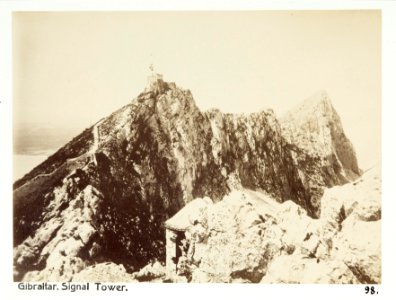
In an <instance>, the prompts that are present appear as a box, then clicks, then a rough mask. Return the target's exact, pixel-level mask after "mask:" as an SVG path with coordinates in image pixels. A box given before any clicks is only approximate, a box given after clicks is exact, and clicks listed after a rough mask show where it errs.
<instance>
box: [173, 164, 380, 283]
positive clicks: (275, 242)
mask: <svg viewBox="0 0 396 300" xmlns="http://www.w3.org/2000/svg"><path fill="white" fill-rule="evenodd" d="M351 189H352V190H353V191H355V193H352V194H351V193H350V192H351ZM379 191H380V180H379V175H378V172H377V169H373V170H370V171H368V172H366V173H365V174H364V175H363V176H362V177H361V178H359V179H358V180H356V181H355V182H353V183H350V184H347V185H344V186H342V187H338V186H337V187H333V188H330V189H328V190H326V192H325V196H324V198H323V199H322V206H323V209H322V215H321V217H320V218H319V219H312V218H311V217H309V216H308V215H307V214H306V212H305V210H304V209H303V208H301V207H300V206H298V205H297V204H295V203H293V202H292V201H286V202H284V203H281V204H280V203H278V202H276V201H275V200H274V199H272V198H271V197H269V196H268V195H265V194H263V193H261V192H257V191H251V190H242V191H234V192H232V193H230V194H229V195H227V196H226V197H225V198H224V199H223V200H222V201H220V202H218V203H215V204H208V205H207V207H206V209H205V213H204V214H203V215H202V214H200V215H199V217H197V215H196V214H195V213H194V212H191V213H190V216H189V217H188V219H190V220H191V223H190V225H189V227H188V228H187V231H186V237H187V243H188V244H190V247H192V248H193V249H194V250H195V249H200V250H199V251H198V252H197V251H188V252H186V253H185V254H184V255H185V256H186V257H184V258H183V261H186V262H187V266H185V267H184V268H185V270H183V271H180V273H183V272H184V274H185V276H186V277H187V278H189V279H190V280H191V281H192V282H198V283H199V282H200V283H202V282H262V283H338V284H340V283H346V284H351V283H380V282H381V242H380V241H381V235H380V234H381V228H380V226H381V225H380V224H381V223H380V222H381V221H380V214H378V212H375V213H373V211H374V209H373V207H375V208H376V209H378V208H379V209H380V207H381V205H380V192H379ZM329 195H332V196H331V197H330V198H329ZM337 195H338V196H339V198H337V199H340V200H339V201H338V200H337V201H334V200H335V199H336V198H335V197H336V196H337ZM342 198H344V201H343V200H342ZM347 198H353V200H354V201H353V202H352V203H354V205H352V206H349V207H348V208H347V209H345V210H344V208H342V207H343V205H345V206H346V203H347V202H349V203H350V204H351V202H350V201H349V199H347ZM340 202H341V203H343V204H341V206H340ZM373 203H375V205H373ZM334 211H337V212H338V214H337V216H336V215H335V214H333V212H334ZM328 212H331V213H328ZM367 215H375V216H377V217H378V216H379V218H377V217H376V218H375V219H374V218H372V217H371V218H366V216H367ZM335 216H336V217H335ZM362 216H364V217H363V218H362ZM197 235H198V236H199V238H196V237H197Z"/></svg>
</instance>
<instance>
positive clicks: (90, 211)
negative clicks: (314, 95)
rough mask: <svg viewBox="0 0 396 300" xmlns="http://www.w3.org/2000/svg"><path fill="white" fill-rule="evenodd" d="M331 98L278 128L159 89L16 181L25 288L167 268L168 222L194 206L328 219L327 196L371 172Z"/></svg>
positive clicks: (18, 258) (270, 120)
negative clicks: (262, 196) (108, 265)
mask: <svg viewBox="0 0 396 300" xmlns="http://www.w3.org/2000/svg"><path fill="white" fill-rule="evenodd" d="M322 98H323V97H319V100H318V101H316V102H315V101H314V102H313V103H314V104H312V105H310V106H309V107H314V108H315V109H314V111H315V116H316V117H315V118H313V117H312V111H311V110H309V109H304V110H303V111H302V112H300V111H299V110H298V113H296V112H291V113H289V114H288V115H287V116H286V117H285V118H284V119H282V121H281V122H279V121H278V120H277V119H276V117H275V115H274V113H273V112H272V111H270V110H269V111H263V112H260V113H254V114H250V115H232V114H223V113H221V112H219V111H217V110H212V111H208V112H201V111H200V110H199V109H198V108H197V106H196V105H195V103H194V100H193V97H192V94H191V92H190V91H188V90H182V89H180V88H178V87H176V85H175V84H174V83H166V82H164V81H163V80H162V79H160V78H159V79H157V80H156V81H151V82H150V86H149V87H148V88H146V89H145V91H144V92H143V93H141V94H140V95H139V96H138V97H137V98H136V99H134V100H133V101H132V102H131V103H130V104H128V105H126V106H124V107H123V108H121V109H120V110H118V111H116V112H114V113H113V114H111V115H110V116H108V117H107V118H105V119H102V120H100V121H99V122H98V123H97V124H95V125H94V126H93V127H91V128H89V129H87V130H85V131H84V132H83V133H82V134H81V135H79V136H77V137H76V138H75V139H73V140H72V141H71V142H70V143H68V144H67V145H65V146H64V147H63V148H61V149H60V150H59V151H58V152H57V153H55V154H54V155H53V156H51V157H50V158H49V159H48V160H47V161H45V162H43V163H42V164H41V165H39V166H37V167H36V168H35V169H33V170H32V171H31V172H30V173H29V174H27V175H25V176H24V177H23V178H22V179H20V180H18V181H16V182H15V184H14V228H15V229H14V232H15V237H14V243H15V251H14V263H15V278H16V279H17V280H20V279H22V278H23V276H24V275H25V274H26V273H27V272H30V273H28V274H27V275H25V279H32V280H33V279H42V280H47V279H49V278H50V279H51V280H70V279H71V277H72V275H73V274H74V273H77V272H79V270H81V269H82V268H84V267H85V266H86V265H90V264H92V263H99V262H103V261H109V260H110V261H113V262H115V263H123V264H124V265H125V266H126V267H127V268H130V269H138V268H140V267H142V266H144V265H146V264H147V262H149V261H150V260H152V259H158V260H160V261H163V260H164V250H165V246H164V240H165V239H164V228H163V223H164V221H165V220H166V219H167V218H168V217H170V216H172V215H173V214H175V213H176V212H177V211H178V210H179V209H180V208H182V207H183V206H184V205H185V204H186V203H187V202H189V201H191V200H192V199H194V198H197V197H205V196H208V197H210V198H211V199H212V200H214V201H215V202H216V201H219V200H221V199H222V198H223V197H224V196H225V195H227V194H228V193H229V192H230V191H231V190H235V189H240V188H242V187H244V188H249V189H251V190H263V191H265V192H266V193H267V194H268V195H270V196H271V197H273V198H274V199H276V200H277V201H279V202H284V201H285V200H288V199H291V200H292V201H294V202H295V203H297V204H299V205H300V206H302V207H303V208H305V209H306V210H307V212H308V214H309V215H310V216H312V217H317V216H318V215H319V213H320V198H321V196H322V193H323V189H324V188H325V187H328V186H333V185H336V184H340V183H345V182H347V181H348V180H350V179H353V178H355V177H356V176H357V175H358V174H359V172H360V171H359V169H358V167H357V163H356V158H355V154H354V151H353V148H352V146H351V144H350V142H349V141H348V140H347V138H346V137H345V135H344V133H343V131H342V126H341V122H340V120H339V117H338V115H337V114H336V112H335V111H334V109H333V108H332V106H331V104H330V103H329V102H328V99H327V98H325V100H326V101H325V102H324V101H323V99H322ZM304 105H305V104H303V107H304ZM296 114H297V117H294V116H295V115H296ZM307 137H309V138H307ZM307 139H308V140H307ZM328 144H329V146H328V147H323V145H328ZM32 271H33V272H32ZM29 276H30V277H29Z"/></svg>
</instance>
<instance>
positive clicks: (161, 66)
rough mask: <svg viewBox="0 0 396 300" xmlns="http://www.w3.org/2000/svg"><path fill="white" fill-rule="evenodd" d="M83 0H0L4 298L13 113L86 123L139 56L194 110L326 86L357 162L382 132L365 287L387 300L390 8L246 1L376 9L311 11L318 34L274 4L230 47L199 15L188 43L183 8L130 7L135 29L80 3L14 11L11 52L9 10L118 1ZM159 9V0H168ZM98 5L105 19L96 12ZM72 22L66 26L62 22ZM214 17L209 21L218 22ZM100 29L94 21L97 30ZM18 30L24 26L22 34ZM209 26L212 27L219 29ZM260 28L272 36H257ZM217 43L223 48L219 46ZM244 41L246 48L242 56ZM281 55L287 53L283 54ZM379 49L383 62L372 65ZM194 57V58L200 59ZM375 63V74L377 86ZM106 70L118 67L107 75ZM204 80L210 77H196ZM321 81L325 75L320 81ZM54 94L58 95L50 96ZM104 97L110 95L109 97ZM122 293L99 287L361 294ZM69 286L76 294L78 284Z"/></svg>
mask: <svg viewBox="0 0 396 300" xmlns="http://www.w3.org/2000/svg"><path fill="white" fill-rule="evenodd" d="M17 2H19V1H17ZM94 2H96V1H92V2H91V4H85V5H81V4H80V6H79V5H75V6H70V5H71V4H66V3H60V4H59V3H58V4H56V5H54V4H50V1H42V3H44V4H41V6H40V5H38V6H37V7H35V6H34V5H33V4H31V3H27V4H26V3H24V4H13V5H10V4H8V5H4V4H2V6H0V8H1V9H0V13H1V15H0V19H1V20H2V22H4V24H5V26H1V27H2V28H1V34H0V38H1V45H3V46H2V49H3V50H2V52H1V55H0V59H1V61H0V63H1V65H2V68H1V77H0V85H1V86H0V97H1V99H0V100H1V103H0V122H1V123H0V124H1V126H0V138H1V141H0V145H1V151H2V153H4V154H3V155H2V156H1V157H0V159H1V161H0V165H1V166H4V168H3V167H2V169H3V171H2V172H0V173H1V174H0V176H1V177H0V187H1V198H2V207H1V208H2V209H1V211H2V218H1V219H2V225H3V226H2V228H3V229H2V236H3V239H4V243H3V245H9V246H8V247H1V255H0V257H1V260H2V261H1V265H2V266H3V268H2V271H1V282H2V284H3V285H4V287H3V293H4V295H7V297H8V298H9V299H22V298H24V297H25V296H26V293H21V292H20V291H18V290H17V288H16V285H15V284H12V272H10V271H9V270H12V266H11V265H12V247H11V245H12V242H11V238H12V236H11V235H12V233H11V225H10V224H12V223H11V214H10V212H11V211H12V210H11V203H12V202H11V201H12V196H11V184H12V181H13V179H12V176H11V174H12V159H11V158H12V128H14V130H15V129H17V128H18V126H20V124H22V123H23V121H31V122H40V121H42V120H44V119H45V123H48V124H50V125H51V126H54V127H57V128H66V127H68V126H70V127H73V126H75V127H77V128H81V127H86V126H88V125H89V124H91V123H93V122H95V121H96V120H97V119H99V118H100V117H102V116H104V115H107V114H108V113H111V112H112V111H113V110H114V109H116V108H118V107H120V106H122V105H123V104H125V103H126V102H128V101H129V100H130V99H131V98H132V97H134V96H135V95H136V94H137V93H138V92H139V91H140V90H141V89H142V88H143V87H144V81H145V75H146V74H147V73H148V68H147V67H148V65H149V64H150V63H153V64H154V65H155V66H156V69H157V70H158V71H159V72H161V73H163V74H164V75H165V77H166V78H167V79H168V80H169V81H175V82H177V83H178V84H179V85H181V86H183V87H184V88H189V89H191V90H192V92H193V95H194V96H195V100H196V101H197V104H198V106H199V107H200V108H203V109H205V108H209V107H219V108H221V109H222V110H224V111H240V107H241V104H243V107H244V108H246V111H249V110H250V109H252V110H257V109H260V108H266V107H272V108H274V109H275V111H276V112H277V113H278V114H279V115H280V114H282V113H283V112H284V111H285V108H286V109H287V108H290V107H291V106H290V105H289V104H294V103H298V102H300V101H301V100H303V99H304V98H305V97H308V96H310V95H311V94H312V93H314V92H315V91H316V90H318V89H325V90H327V91H328V92H329V94H330V97H331V98H332V101H333V104H334V106H335V108H336V109H337V111H338V112H339V114H340V115H341V118H342V121H343V124H344V128H345V131H346V133H347V135H348V136H349V137H350V138H351V140H352V142H353V144H354V145H355V147H356V150H357V154H358V159H359V162H360V163H361V165H362V167H364V166H369V165H370V164H371V163H372V162H373V159H374V161H375V160H377V159H380V155H381V147H380V142H381V134H380V133H381V123H382V126H383V136H384V139H383V147H382V151H383V160H384V164H383V168H384V176H383V207H384V211H383V218H384V226H383V245H384V247H383V284H382V285H381V287H380V291H381V293H380V294H379V295H377V296H375V297H377V298H384V299H386V298H389V297H388V296H389V295H392V294H394V291H392V289H393V287H392V281H393V280H392V276H393V275H392V274H393V270H394V258H393V253H394V251H396V247H395V242H394V239H393V238H392V236H393V228H394V225H395V224H394V218H393V217H392V215H393V213H392V211H395V207H394V201H392V199H393V198H394V196H393V194H394V193H393V189H392V186H393V179H392V178H393V177H392V166H393V165H395V161H394V158H393V156H394V155H393V153H394V152H393V151H394V150H395V143H394V139H393V138H392V136H393V135H394V134H393V128H395V124H394V116H393V112H394V111H395V109H394V108H395V107H394V104H393V103H394V97H395V96H396V95H395V91H394V78H395V74H394V71H395V70H396V61H395V58H394V53H396V46H395V45H396V40H395V36H396V34H395V33H396V32H395V25H396V22H395V21H393V20H396V10H395V8H394V7H393V6H392V5H391V4H390V3H389V2H388V1H383V2H381V3H378V4H372V3H368V4H367V3H361V2H358V1H347V2H345V3H344V4H343V5H340V4H338V5H331V4H329V3H324V5H323V4H322V6H321V4H319V5H316V4H315V5H312V4H306V3H305V4H304V3H303V4H302V5H301V6H299V7H296V6H293V5H290V3H289V7H287V6H284V5H279V4H278V6H277V5H276V4H267V6H265V5H264V6H262V5H260V4H257V6H256V9H257V8H261V9H262V8H265V9H279V8H282V9H284V8H288V9H290V8H291V9H296V8H299V9H300V8H310V9H312V8H313V9H324V8H325V9H342V8H344V9H345V8H349V9H350V8H353V9H354V10H359V9H361V8H366V9H367V8H371V9H373V8H374V9H383V11H382V14H381V13H379V12H378V11H377V12H373V11H366V12H362V11H360V12H358V11H353V12H351V11H348V12H339V11H338V12H323V13H322V15H321V16H320V20H321V22H323V26H324V28H326V30H327V32H328V33H329V35H328V36H327V38H326V39H323V37H321V36H320V34H319V33H318V30H317V28H315V27H313V26H312V25H311V24H310V22H308V21H304V20H308V19H309V18H307V16H309V15H312V17H313V18H314V17H315V16H314V15H315V14H314V13H311V12H310V13H308V12H297V11H295V12H281V13H277V14H279V15H280V16H282V17H283V21H284V22H281V24H277V23H276V21H275V20H272V23H268V24H264V25H262V26H253V27H249V28H246V30H247V31H243V32H241V33H240V36H241V38H242V39H243V41H244V42H245V43H246V44H247V45H249V41H250V39H254V37H255V36H256V35H257V34H261V35H262V36H264V37H265V38H266V42H265V43H264V42H263V43H262V44H261V45H259V46H257V47H242V46H243V45H242V43H241V44H240V43H236V42H235V40H234V39H232V38H231V37H227V35H225V36H224V37H223V38H224V41H225V42H227V41H228V44H227V43H225V44H223V43H219V41H218V39H217V38H216V36H215V35H214V32H213V30H212V29H213V26H214V25H215V24H211V25H212V27H211V26H206V28H205V22H203V23H202V24H199V25H200V28H201V29H202V32H201V33H200V34H201V35H202V36H204V37H210V36H212V38H211V39H209V41H208V42H207V44H206V43H203V44H199V43H198V41H195V43H193V44H192V45H191V42H192V41H193V42H194V40H195V38H196V37H201V36H200V35H199V33H198V32H196V31H194V30H193V29H192V28H194V23H193V22H191V23H189V22H188V21H187V20H186V19H189V18H187V17H185V18H186V19H185V20H184V21H185V22H184V23H183V24H185V25H183V26H181V28H178V27H177V26H176V25H175V24H178V22H180V20H177V18H176V16H175V15H174V16H173V17H172V18H171V19H172V20H174V21H173V22H169V23H168V22H166V24H164V22H161V26H158V23H157V22H158V21H159V19H160V18H161V17H160V16H156V17H149V15H152V13H150V14H145V13H138V14H136V15H139V18H138V19H139V22H141V23H140V24H141V25H139V27H140V26H141V28H135V24H136V23H134V22H135V20H131V19H129V18H127V17H125V18H124V17H121V15H119V14H116V13H110V14H109V13H91V14H89V17H88V16H87V14H85V13H81V12H77V13H69V14H61V13H59V12H57V13H49V14H48V13H38V14H32V13H19V12H18V13H17V15H16V18H15V23H14V26H15V27H14V30H15V31H14V33H15V37H16V36H19V37H21V36H23V35H24V34H25V36H28V37H29V38H30V39H31V41H29V39H28V40H27V41H26V40H24V39H21V38H15V39H14V43H15V44H14V45H15V47H16V48H15V49H19V50H18V52H17V53H15V56H14V57H13V58H12V56H11V41H12V38H11V27H12V22H11V21H12V20H11V13H13V12H16V11H19V10H21V8H22V9H24V10H32V9H33V10H37V9H38V10H54V9H55V10H68V9H71V8H73V9H76V7H77V9H80V10H95V9H103V10H107V11H110V10H114V9H119V8H120V7H119V6H117V7H115V6H111V4H103V3H94ZM149 2H150V1H149ZM181 2H182V1H179V6H174V7H176V8H177V7H183V8H184V9H185V8H186V6H183V4H182V3H181ZM225 2H226V1H222V3H221V4H220V7H226V8H227V9H229V8H230V7H234V8H235V9H238V8H239V9H241V8H243V4H241V3H239V4H228V2H227V3H225ZM239 2H241V1H239ZM20 3H21V2H20ZM45 5H46V6H45ZM124 5H125V4H124ZM157 5H158V4H157ZM176 5H177V4H176ZM202 5H203V6H202V8H206V10H211V9H212V10H214V9H218V7H219V6H216V5H215V4H213V6H210V4H207V3H204V4H202ZM205 5H206V6H205ZM221 5H222V6H221ZM238 5H239V6H238ZM304 5H305V6H304ZM142 7H143V9H146V10H147V9H150V8H151V9H153V8H155V5H153V6H150V5H146V6H144V4H143V5H141V6H139V5H137V6H128V5H125V6H124V8H123V9H124V10H130V9H136V8H140V9H141V8H142ZM157 7H161V6H157ZM171 7H172V6H169V8H171ZM202 8H201V9H202ZM249 8H250V7H249ZM192 9H197V7H196V6H195V7H194V5H193V6H192ZM156 14H158V13H156ZM232 14H234V15H233V16H232V17H229V18H228V20H227V18H226V17H224V18H225V19H224V20H223V22H224V23H222V24H224V26H226V28H225V29H227V30H228V29H234V30H238V29H237V28H235V27H237V26H235V18H238V16H237V15H238V14H237V13H232ZM249 14H250V15H249V17H244V16H239V18H241V19H240V22H241V23H243V24H249V22H259V21H258V20H257V19H259V16H260V13H259V12H251V13H249ZM272 14H273V13H272ZM103 15H105V17H104V18H101V16H103ZM177 15H179V14H177ZM185 15H186V16H187V15H188V16H189V17H190V18H194V16H197V15H198V14H196V13H189V14H185ZM206 15H207V16H208V17H207V18H208V19H210V17H212V19H215V18H214V14H213V13H206ZM244 15H245V14H244ZM381 15H382V22H383V23H382V26H381ZM125 16H126V15H125ZM35 17H40V18H39V20H40V22H34V23H35V26H32V24H31V23H29V22H32V20H33V19H34V18H35ZM54 17H56V18H54ZM68 17H70V18H72V19H74V24H75V25H72V23H70V22H69V21H70V19H69V20H67V18H68ZM175 18H176V19H175ZM180 18H181V17H180ZM332 18H338V19H337V22H335V23H337V24H336V25H337V26H335V27H334V26H331V25H334V23H332V21H331V20H332ZM51 19H52V22H51ZM95 20H96V21H95ZM287 20H288V21H287ZM298 20H300V23H299V24H300V25H301V26H304V23H305V26H306V27H305V30H306V31H305V32H308V33H309V35H307V34H303V33H302V32H297V31H298V30H297V28H296V27H295V26H293V25H295V23H293V22H298ZM368 20H369V21H368ZM268 21H271V18H268ZM136 22H137V21H136ZM142 22H143V23H142ZM288 22H289V23H288ZM173 23H174V24H173ZM82 24H85V25H86V27H85V30H82V28H83V27H82V26H81V25H82ZM156 24H157V25H156ZM172 24H173V25H172ZM286 24H288V26H286ZM338 25H339V26H338ZM73 26H76V27H75V28H74V29H73ZM167 26H174V27H177V28H175V29H177V30H179V31H180V33H179V34H178V36H171V35H168V36H166V35H165V37H166V38H167V39H165V37H164V35H163V34H160V33H164V32H166V29H168V27H167ZM219 26H220V27H221V24H220V25H219ZM347 26H352V28H354V31H353V32H355V33H356V34H353V35H352V36H350V35H347V32H346V31H345V30H343V29H344V28H346V27H347ZM381 27H382V32H383V37H382V41H383V47H382V48H381V47H380V46H379V42H380V41H381V34H380V30H381ZM76 28H77V29H78V30H76ZM101 28H102V29H103V30H100V29H101ZM104 28H108V30H109V31H106V30H104ZM120 28H121V29H122V28H129V30H131V31H130V32H131V35H132V36H133V37H134V39H133V40H134V41H136V44H135V42H134V43H132V42H130V41H129V39H128V36H127V34H126V33H125V32H124V31H123V30H120ZM273 28H279V30H284V31H285V35H284V36H287V37H289V38H287V39H285V38H281V37H282V36H281V35H280V34H279V35H277V34H276V30H274V29H273ZM98 29H99V30H98ZM24 30H25V32H23V31H24ZM72 30H74V32H75V33H76V34H73V36H72V38H73V39H74V41H75V43H74V44H65V43H62V40H63V39H62V38H61V37H62V35H67V34H70V32H71V31H72ZM141 30H151V32H158V36H157V37H158V39H153V40H152V41H151V44H149V45H147V44H144V43H139V41H140V42H141V40H142V39H143V37H144V36H142V35H140V34H139V32H140V31H141ZM161 30H164V31H161ZM205 30H206V31H205ZM223 30H224V28H223ZM219 31H220V32H221V30H220V29H219ZM290 31H291V32H290ZM97 32H101V33H102V34H104V35H105V36H107V38H108V39H110V42H109V43H107V42H105V41H104V40H103V39H102V37H101V35H99V34H97ZM133 33H134V34H133ZM192 33H194V34H192ZM292 33H293V34H292ZM268 35H269V36H268ZM284 36H283V37H284ZM161 37H162V38H161ZM270 37H271V38H272V39H271V41H272V43H271V42H268V41H269V40H270ZM164 40H166V41H167V42H166V45H168V46H167V47H168V48H169V49H166V50H167V52H168V53H169V55H171V56H172V57H173V59H167V57H166V56H165V55H162V54H161V53H162V51H165V49H164V48H163V44H164ZM63 41H64V40H63ZM181 41H186V43H185V44H184V43H182V42H181ZM200 41H201V40H200ZM314 41H316V42H314ZM318 41H319V42H318ZM367 41H372V43H371V42H370V43H367ZM172 42H173V43H172ZM26 43H30V44H28V45H29V47H33V48H31V49H36V51H26V49H27V47H26ZM196 43H198V45H197V44H196ZM304 43H309V45H310V47H313V48H312V49H317V50H320V51H319V52H320V53H321V55H320V57H316V62H317V63H315V64H312V65H307V63H306V62H307V61H308V60H309V59H310V58H312V53H310V52H309V49H311V48H310V47H303V45H304ZM337 43H343V44H344V45H346V46H347V47H346V48H345V49H344V51H340V48H339V47H337ZM111 45H117V47H114V49H118V50H117V51H122V53H123V54H124V56H120V55H119V54H120V53H118V52H116V53H114V52H112V49H113V47H112V46H111ZM226 45H231V46H234V47H227V46H226ZM236 46H238V47H236ZM35 47H36V48H35ZM150 47H151V48H155V49H157V51H156V52H155V53H147V49H148V48H150ZM180 47H184V48H183V49H184V50H185V51H186V52H188V55H187V54H185V55H180V52H179V50H178V49H180ZM200 47H201V48H200ZM205 47H206V48H205ZM75 49H77V52H75V57H73V59H72V60H71V61H68V63H65V62H64V61H57V60H56V59H54V58H55V57H56V55H55V53H57V52H56V51H66V52H67V51H74V50H75ZM200 49H206V51H202V53H201V51H199V50H200ZM304 49H305V51H304ZM307 49H308V51H307ZM248 50H249V51H248ZM139 51H141V52H139ZM250 51H253V55H251V54H252V52H250ZM266 51H267V52H266ZM58 53H59V52H58ZM139 53H140V54H141V55H143V56H140V57H144V59H136V57H139V55H138V54H139ZM262 53H267V54H268V56H266V55H260V54H262ZM225 54H226V55H225ZM289 54H293V55H292V56H290V55H289ZM381 54H382V55H381ZM135 55H136V57H135ZM271 55H275V56H277V59H276V60H274V59H269V57H271ZM381 56H382V63H383V70H382V71H383V72H381ZM122 57H125V59H122ZM95 58H96V59H97V58H102V62H103V65H102V66H98V65H97V64H95ZM234 58H235V59H234ZM24 59H25V60H27V61H29V62H31V63H29V64H27V63H26V61H25V63H23V61H24ZM173 61H178V64H177V65H176V66H175V65H174V64H173V63H172V62H173ZM202 61H204V62H205V63H202ZM216 61H217V62H218V64H217V65H216V63H214V62H216ZM12 62H14V63H15V69H14V70H15V72H14V73H13V76H11V75H10V74H11V63H12ZM71 62H73V63H71ZM74 62H75V63H74ZM200 62H201V63H200ZM304 62H305V63H304ZM43 66H46V67H47V68H51V70H47V71H49V72H45V74H40V71H39V70H40V69H41V67H43ZM337 66H338V68H337ZM252 70H253V71H252ZM285 70H287V71H285ZM324 70H326V71H324ZM18 72H35V73H36V72H37V73H36V76H35V79H34V81H32V82H31V81H29V82H28V81H27V80H26V78H25V79H24V78H23V77H21V76H17V75H16V74H18ZM43 73H44V72H43ZM48 73H50V74H53V75H54V76H53V77H51V78H48V77H46V75H48ZM60 73H62V75H61V74H60ZM381 73H382V74H383V80H382V84H381ZM114 74H119V75H118V76H114ZM208 78H209V79H211V80H208ZM345 78H349V79H350V81H348V82H346V79H345ZM329 79H331V80H330V81H329ZM50 82H51V83H52V84H50ZM97 83H99V84H97ZM289 83H290V84H289ZM325 83H326V84H325ZM11 84H12V85H11ZM11 86H13V96H14V99H15V102H14V113H15V114H14V119H13V120H12V110H11V109H12V101H11V99H12V90H11ZM231 89H232V90H231ZM381 89H382V92H381ZM224 91H225V92H226V93H224ZM381 94H382V95H381ZM224 95H226V97H224ZM381 96H382V99H383V101H382V104H383V107H384V110H383V116H382V119H381V103H380V101H374V100H373V99H374V98H376V99H380V98H381ZM55 98H56V99H59V100H60V101H59V102H58V101H56V102H55V101H53V99H55ZM110 98H111V100H109V99H110ZM241 98H242V99H243V102H242V103H241V102H240V100H239V99H241ZM224 99H226V100H224ZM255 99H265V100H266V101H265V102H264V101H259V102H256V101H252V100H255ZM54 103H57V105H54ZM59 103H62V105H59ZM246 103H249V105H245V104H246ZM283 104H285V105H283ZM76 107H78V109H76ZM92 107H95V110H92V109H90V108H92ZM22 115H24V116H25V120H22V118H20V117H18V116H22ZM381 121H382V122H381ZM76 130H77V129H76ZM78 131H79V129H78V130H77V132H78ZM371 153H375V154H373V155H371ZM133 291H134V292H133V294H132V293H130V292H129V293H127V294H121V295H115V294H112V295H111V297H119V298H128V299H130V298H131V297H146V296H147V292H148V291H150V295H151V296H153V297H161V298H168V297H169V298H172V299H173V298H174V297H176V298H178V297H179V296H180V295H183V296H185V297H189V298H193V299H195V298H200V299H201V298H202V297H205V296H206V297H208V296H214V297H224V296H226V297H237V298H246V297H257V295H259V297H260V298H261V297H263V298H270V297H277V298H278V297H283V296H284V297H287V296H291V295H294V296H295V295H296V293H299V294H300V293H301V294H302V295H304V298H307V299H312V298H315V299H316V298H317V297H318V295H320V297H321V298H324V299H330V298H331V299H334V297H348V298H352V299H355V298H356V299H358V298H364V297H368V296H366V295H364V291H363V287H360V286H354V287H352V286H344V287H329V286H309V287H308V286H300V287H293V286H290V285H289V286H280V285H277V286H265V287H263V286H252V285H249V286H240V285H236V286H233V287H230V286H217V285H213V286H207V287H205V288H202V287H200V286H188V287H186V286H182V285H181V286H178V287H177V288H175V286H174V285H172V286H171V287H170V286H166V285H165V286H164V285H156V286H155V287H154V288H153V286H152V285H150V286H147V285H145V284H140V285H138V286H133ZM73 296H74V297H79V298H86V297H87V296H86V295H84V294H75V295H73ZM90 296H91V295H90ZM94 296H95V298H103V299H108V297H109V295H105V294H103V293H97V294H95V295H94ZM53 297H57V298H70V294H68V293H62V294H59V295H54V294H51V293H37V294H35V293H32V294H29V298H30V299H44V298H45V299H52V298H53Z"/></svg>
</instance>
